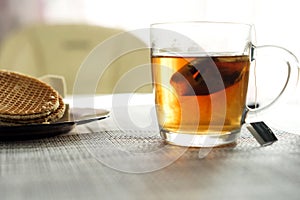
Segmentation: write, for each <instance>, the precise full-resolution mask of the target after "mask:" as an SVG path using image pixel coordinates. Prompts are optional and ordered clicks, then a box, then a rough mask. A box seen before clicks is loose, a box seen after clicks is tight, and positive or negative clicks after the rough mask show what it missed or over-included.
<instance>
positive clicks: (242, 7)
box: [0, 0, 300, 57]
mask: <svg viewBox="0 0 300 200" xmlns="http://www.w3.org/2000/svg"><path fill="white" fill-rule="evenodd" d="M298 8H299V5H298V2H297V1H295V0H285V1H282V0H227V1H222V0H185V1H179V0H164V1H161V0H151V1H139V0H126V1H121V0H109V1H104V0H0V41H1V40H2V39H3V38H4V37H5V36H6V35H7V34H9V33H11V32H12V31H14V30H16V29H20V28H22V27H24V26H28V25H31V24H35V23H46V24H49V23H50V24H57V23H60V24H64V23H87V24H93V25H101V26H107V27H113V28H121V29H125V30H132V29H137V28H147V27H149V24H151V23H154V22H165V21H184V20H216V21H234V22H244V23H251V24H255V26H256V31H257V35H258V37H257V42H258V43H259V44H260V43H261V44H265V43H267V44H277V45H281V46H284V47H286V48H288V49H290V50H291V51H293V52H294V53H295V54H296V55H297V56H298V57H299V56H300V48H299V47H298V45H297V43H298V41H299V39H298V38H299V33H300V30H299V29H298V28H297V27H296V26H297V22H298V19H299V15H300V13H299V11H298Z"/></svg>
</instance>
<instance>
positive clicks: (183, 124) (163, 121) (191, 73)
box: [150, 22, 298, 147]
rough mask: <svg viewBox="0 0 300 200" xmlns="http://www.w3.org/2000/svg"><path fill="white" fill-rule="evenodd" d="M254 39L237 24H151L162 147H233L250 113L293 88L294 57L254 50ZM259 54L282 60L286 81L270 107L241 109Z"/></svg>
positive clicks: (284, 52)
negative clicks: (253, 65) (271, 54)
mask: <svg viewBox="0 0 300 200" xmlns="http://www.w3.org/2000/svg"><path fill="white" fill-rule="evenodd" d="M254 35H255V33H254V27H253V25H248V24H239V23H221V22H174V23H157V24H152V25H151V30H150V42H151V65H152V67H151V69H152V80H153V86H154V93H155V104H156V114H157V120H158V124H159V128H160V134H161V136H162V137H163V139H165V140H166V142H168V143H170V144H175V145H180V146H192V147H214V146H220V145H224V144H229V143H233V142H235V141H236V139H237V138H238V136H239V134H240V130H241V127H242V125H243V124H244V123H245V118H246V117H247V118H248V115H249V114H250V113H256V114H257V113H259V112H261V111H262V110H265V108H267V107H269V106H270V105H272V104H273V103H274V102H275V101H276V100H277V99H278V98H279V96H281V95H282V93H283V92H284V91H286V88H287V87H288V86H289V85H292V84H293V83H292V81H291V78H290V75H291V74H296V73H295V72H294V71H293V70H298V65H297V59H296V58H295V56H294V55H293V54H291V53H290V52H289V51H287V50H285V49H284V48H281V47H276V46H261V47H256V46H254V45H253V40H254ZM264 51H267V52H268V51H270V52H271V51H272V52H273V51H275V52H276V53H277V54H280V55H281V56H282V57H283V58H284V59H285V61H286V64H287V65H286V66H287V67H288V74H287V79H286V83H285V84H284V86H283V89H282V91H281V92H280V94H279V95H278V96H277V97H276V98H274V100H273V101H272V102H271V103H269V104H268V105H266V106H264V107H259V108H254V109H251V108H248V107H247V105H246V99H247V93H248V82H249V72H250V68H252V67H251V66H252V64H253V63H254V61H255V59H256V54H259V53H260V52H264ZM274 56H275V55H274ZM293 62H294V64H291V63H293ZM286 66H284V67H286Z"/></svg>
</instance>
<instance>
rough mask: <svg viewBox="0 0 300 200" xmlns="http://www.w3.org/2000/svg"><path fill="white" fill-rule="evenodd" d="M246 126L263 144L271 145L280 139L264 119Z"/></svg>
mask: <svg viewBox="0 0 300 200" xmlns="http://www.w3.org/2000/svg"><path fill="white" fill-rule="evenodd" d="M246 127H247V129H248V130H249V131H250V133H251V134H252V135H253V136H254V138H255V139H256V140H257V142H258V143H259V144H260V145H261V146H268V145H271V144H273V143H274V142H276V141H277V140H278V139H277V137H276V136H275V134H274V133H273V131H272V130H271V129H270V128H269V127H268V126H267V125H266V124H265V123H264V122H262V121H260V122H252V123H249V124H247V125H246Z"/></svg>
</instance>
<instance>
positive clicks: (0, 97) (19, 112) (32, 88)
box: [0, 70, 65, 126]
mask: <svg viewBox="0 0 300 200" xmlns="http://www.w3.org/2000/svg"><path fill="white" fill-rule="evenodd" d="M64 112H65V104H64V102H63V99H62V97H61V96H60V95H59V94H58V93H57V91H55V90H54V89H53V88H52V87H51V86H49V85H47V84H46V83H44V82H42V81H40V80H38V79H36V78H33V77H30V76H27V75H23V74H20V73H16V72H10V71H6V70H0V125H1V126H17V125H26V124H38V123H51V122H55V121H57V120H59V119H60V118H62V117H63V115H64Z"/></svg>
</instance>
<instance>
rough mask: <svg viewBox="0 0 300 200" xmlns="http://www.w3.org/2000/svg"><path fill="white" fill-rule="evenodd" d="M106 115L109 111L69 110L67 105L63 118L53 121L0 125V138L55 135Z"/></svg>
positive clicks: (22, 138) (15, 138)
mask: <svg viewBox="0 0 300 200" xmlns="http://www.w3.org/2000/svg"><path fill="white" fill-rule="evenodd" d="M95 113H96V114H95ZM108 116H109V112H108V111H106V110H101V109H88V108H76V109H72V111H69V108H68V107H67V111H66V112H65V115H64V116H63V118H62V119H61V120H60V121H58V122H55V123H50V124H30V125H21V126H0V140H27V139H36V138H43V137H50V136H55V135H59V134H63V133H68V132H70V131H71V130H72V129H73V128H74V127H75V126H76V125H80V124H85V123H89V122H92V121H96V120H101V119H105V118H107V117H108Z"/></svg>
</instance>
